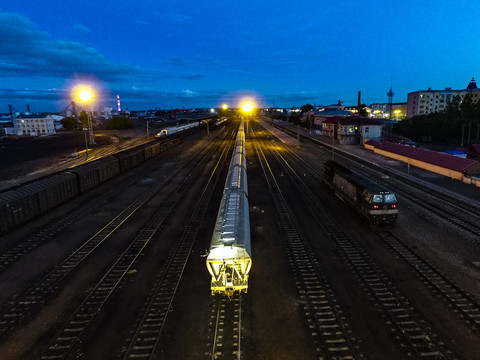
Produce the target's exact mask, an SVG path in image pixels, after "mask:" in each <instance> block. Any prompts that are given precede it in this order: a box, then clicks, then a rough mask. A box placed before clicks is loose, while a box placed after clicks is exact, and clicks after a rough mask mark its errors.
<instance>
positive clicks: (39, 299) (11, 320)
mask: <svg viewBox="0 0 480 360" xmlns="http://www.w3.org/2000/svg"><path fill="white" fill-rule="evenodd" d="M207 147H208V149H207V151H206V153H205V154H203V155H202V154H198V155H197V156H194V157H193V158H190V159H187V160H185V161H184V162H183V163H182V164H180V165H179V166H178V167H177V168H176V169H175V170H173V171H172V172H170V173H169V175H168V176H167V177H166V178H165V179H164V180H163V181H162V182H161V183H159V184H158V185H156V186H154V187H152V188H151V189H149V191H148V192H146V193H145V194H144V195H142V196H141V197H139V198H137V199H136V200H135V201H134V202H132V203H131V204H130V205H129V206H127V207H126V208H124V210H122V211H121V212H120V213H119V214H118V215H117V216H116V217H115V218H114V219H112V220H111V221H110V222H109V223H108V224H107V225H105V226H104V227H103V228H102V229H101V230H100V231H98V232H97V233H96V234H95V235H93V236H92V237H91V238H90V239H88V240H87V241H86V242H85V243H84V244H83V245H82V246H81V247H80V248H79V249H77V250H76V251H74V252H73V253H72V254H70V255H69V256H68V257H67V258H66V259H65V260H64V261H63V262H62V263H60V264H59V265H57V266H56V267H55V268H53V269H51V270H49V271H48V272H47V273H45V274H44V275H42V276H40V277H39V278H38V279H37V280H36V281H34V283H33V284H31V285H30V287H29V288H28V289H27V290H26V291H24V292H23V293H22V294H20V295H17V296H15V297H14V298H13V299H11V300H10V301H8V302H7V303H6V304H4V305H3V306H2V308H1V309H0V337H2V338H3V337H4V336H5V335H6V334H7V333H9V332H10V331H11V330H13V329H15V328H16V327H17V326H18V325H19V324H21V323H23V322H24V321H26V319H27V318H29V317H30V316H31V315H32V314H33V313H34V312H35V311H36V310H37V309H39V308H40V307H41V306H42V305H44V304H45V303H47V301H48V300H50V299H51V298H52V297H53V294H54V293H55V292H56V291H57V290H58V287H59V286H60V283H61V282H62V281H63V280H64V279H65V278H66V277H67V276H68V275H69V274H71V273H73V272H74V271H76V270H77V269H78V268H79V266H80V265H81V264H82V263H83V262H84V261H85V259H87V258H88V257H89V256H90V255H91V254H93V252H94V251H95V249H97V248H98V247H99V246H100V245H101V244H102V243H104V242H105V241H106V240H107V239H108V238H109V237H110V236H111V235H112V234H113V233H114V232H116V231H118V230H119V229H120V228H121V226H122V225H123V224H124V223H125V222H126V221H127V220H128V219H129V218H130V217H131V216H132V215H133V214H135V212H137V211H138V210H139V209H140V208H141V207H142V206H143V205H144V204H145V203H146V202H147V201H148V200H149V199H151V198H152V197H153V196H155V194H157V193H158V192H159V191H161V190H162V188H163V187H164V186H165V184H166V183H167V182H168V181H171V179H173V178H175V176H176V175H177V174H179V173H180V171H182V170H183V169H185V168H186V167H188V166H189V165H190V164H195V169H194V170H193V171H197V172H199V171H200V170H201V166H200V164H201V163H202V162H203V161H204V159H208V157H209V156H211V155H210V154H211V153H213V152H214V151H216V150H217V148H216V146H215V144H213V140H212V141H211V142H209V144H208V146H207ZM193 171H192V172H193ZM189 181H191V179H189ZM180 190H181V191H185V190H186V186H185V185H184V184H183V183H182V184H180V185H179V186H178V187H177V191H175V192H172V193H171V195H170V200H169V201H166V204H168V205H169V206H170V207H172V206H173V205H172V204H173V203H174V202H175V201H178V199H179V195H178V192H179V191H180ZM175 196H176V198H175ZM140 241H143V240H140Z"/></svg>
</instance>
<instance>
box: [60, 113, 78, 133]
mask: <svg viewBox="0 0 480 360" xmlns="http://www.w3.org/2000/svg"><path fill="white" fill-rule="evenodd" d="M60 124H62V126H63V128H64V129H65V130H73V129H75V128H76V127H78V126H80V122H79V121H78V120H77V119H75V118H74V117H73V116H67V117H65V118H63V119H62V120H60Z"/></svg>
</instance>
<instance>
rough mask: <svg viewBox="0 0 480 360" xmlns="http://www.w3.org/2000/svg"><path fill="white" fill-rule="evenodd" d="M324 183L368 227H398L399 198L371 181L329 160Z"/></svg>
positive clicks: (324, 173) (326, 165) (325, 168)
mask: <svg viewBox="0 0 480 360" xmlns="http://www.w3.org/2000/svg"><path fill="white" fill-rule="evenodd" d="M322 182H323V183H324V184H326V185H327V187H329V188H330V189H331V190H332V191H333V192H334V193H335V195H337V196H338V197H339V198H340V199H341V200H343V201H344V202H345V203H346V204H347V205H349V206H350V207H352V208H353V209H354V210H355V211H356V212H357V213H358V214H359V215H360V216H361V217H363V218H364V219H366V220H367V222H368V223H370V224H376V225H394V224H395V222H396V221H397V216H398V206H397V198H396V197H395V194H394V193H392V192H391V191H390V190H388V189H387V188H385V187H383V186H382V185H380V184H378V183H376V182H374V181H372V180H370V179H369V178H366V177H364V176H362V175H360V174H357V173H355V172H353V171H352V170H350V169H349V168H347V167H345V166H343V165H342V164H340V163H338V162H336V161H333V160H327V161H326V162H325V163H324V172H323V178H322Z"/></svg>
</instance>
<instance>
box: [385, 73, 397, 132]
mask: <svg viewBox="0 0 480 360" xmlns="http://www.w3.org/2000/svg"><path fill="white" fill-rule="evenodd" d="M393 95H395V93H394V92H393V90H392V83H391V82H390V91H389V92H388V93H387V96H388V120H387V121H388V122H387V131H386V140H390V139H391V137H392V108H393Z"/></svg>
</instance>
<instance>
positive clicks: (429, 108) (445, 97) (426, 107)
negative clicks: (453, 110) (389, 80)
mask: <svg viewBox="0 0 480 360" xmlns="http://www.w3.org/2000/svg"><path fill="white" fill-rule="evenodd" d="M479 90H480V89H478V87H477V84H476V82H475V79H474V78H472V80H471V81H470V83H469V84H468V86H467V88H466V89H463V90H452V88H445V90H432V89H431V88H428V89H427V90H419V91H414V92H411V93H408V98H407V118H411V117H413V116H415V115H426V114H431V113H435V112H439V111H443V110H445V108H446V107H447V105H448V104H449V103H450V102H451V101H452V99H453V98H454V97H455V96H460V99H461V100H463V98H464V97H465V96H466V95H467V94H469V93H471V92H472V93H473V94H472V95H475V94H477V101H478V99H479V96H480V95H478V93H479Z"/></svg>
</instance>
